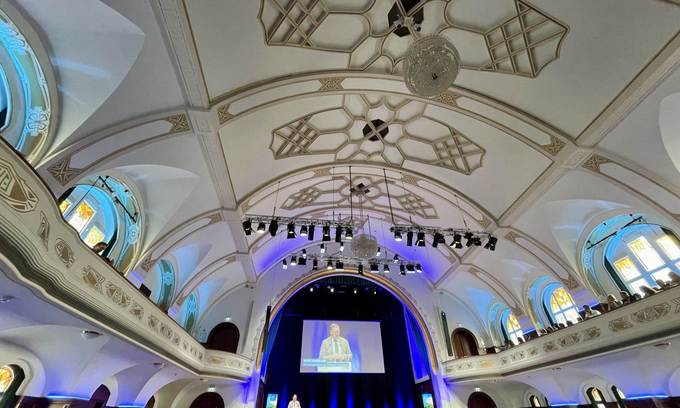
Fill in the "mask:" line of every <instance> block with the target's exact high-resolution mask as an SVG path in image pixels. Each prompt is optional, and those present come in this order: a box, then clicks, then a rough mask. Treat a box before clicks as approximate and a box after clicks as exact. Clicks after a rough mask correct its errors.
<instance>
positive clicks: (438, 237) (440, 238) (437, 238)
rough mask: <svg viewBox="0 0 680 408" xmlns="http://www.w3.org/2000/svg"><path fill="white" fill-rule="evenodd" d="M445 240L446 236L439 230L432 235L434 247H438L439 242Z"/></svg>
mask: <svg viewBox="0 0 680 408" xmlns="http://www.w3.org/2000/svg"><path fill="white" fill-rule="evenodd" d="M443 241H444V236H443V235H442V234H440V233H439V232H435V233H434V236H433V237H432V248H436V247H437V246H438V245H439V244H441V243H442V242H443Z"/></svg>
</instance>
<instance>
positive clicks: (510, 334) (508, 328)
mask: <svg viewBox="0 0 680 408" xmlns="http://www.w3.org/2000/svg"><path fill="white" fill-rule="evenodd" d="M503 333H504V334H505V337H506V339H508V340H510V341H511V342H512V343H513V344H519V343H520V340H519V338H520V337H521V338H522V339H524V332H523V331H522V327H521V326H520V325H519V321H518V320H517V317H515V315H514V314H513V313H512V312H508V313H506V314H505V316H504V317H503Z"/></svg>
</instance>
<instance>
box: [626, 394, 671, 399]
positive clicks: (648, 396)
mask: <svg viewBox="0 0 680 408" xmlns="http://www.w3.org/2000/svg"><path fill="white" fill-rule="evenodd" d="M647 398H668V395H666V394H641V395H632V396H628V397H626V399H627V400H640V399H647Z"/></svg>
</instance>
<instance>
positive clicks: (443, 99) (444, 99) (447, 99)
mask: <svg viewBox="0 0 680 408" xmlns="http://www.w3.org/2000/svg"><path fill="white" fill-rule="evenodd" d="M459 97H460V95H458V94H457V93H454V92H451V91H446V92H444V93H441V94H439V95H437V96H434V97H432V100H433V101H435V102H439V103H443V104H444V105H449V106H456V100H457V99H458V98H459Z"/></svg>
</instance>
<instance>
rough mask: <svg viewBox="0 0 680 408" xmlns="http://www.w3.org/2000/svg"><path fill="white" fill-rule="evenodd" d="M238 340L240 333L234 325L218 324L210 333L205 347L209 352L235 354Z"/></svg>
mask: <svg viewBox="0 0 680 408" xmlns="http://www.w3.org/2000/svg"><path fill="white" fill-rule="evenodd" d="M239 338H240V333H239V331H238V327H236V325H235V324H234V323H229V322H227V323H220V324H218V325H217V326H215V327H214V328H213V329H212V330H211V331H210V334H209V335H208V340H207V341H206V342H205V347H206V348H208V349H211V350H219V351H226V352H229V353H236V351H237V350H238V342H239Z"/></svg>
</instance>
